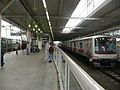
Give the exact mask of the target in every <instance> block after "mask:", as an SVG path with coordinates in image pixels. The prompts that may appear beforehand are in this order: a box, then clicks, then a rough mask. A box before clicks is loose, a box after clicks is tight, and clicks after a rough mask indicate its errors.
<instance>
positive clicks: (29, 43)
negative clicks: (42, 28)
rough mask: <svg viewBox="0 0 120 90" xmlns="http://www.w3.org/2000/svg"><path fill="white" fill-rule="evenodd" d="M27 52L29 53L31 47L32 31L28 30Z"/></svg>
mask: <svg viewBox="0 0 120 90" xmlns="http://www.w3.org/2000/svg"><path fill="white" fill-rule="evenodd" d="M26 36H27V54H28V55H29V53H30V49H31V38H32V37H31V32H30V31H28V30H27V35H26Z"/></svg>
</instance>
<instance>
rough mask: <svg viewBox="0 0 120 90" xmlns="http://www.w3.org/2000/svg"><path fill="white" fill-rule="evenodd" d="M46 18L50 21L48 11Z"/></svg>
mask: <svg viewBox="0 0 120 90" xmlns="http://www.w3.org/2000/svg"><path fill="white" fill-rule="evenodd" d="M46 16H47V19H48V21H50V18H49V14H48V11H46Z"/></svg>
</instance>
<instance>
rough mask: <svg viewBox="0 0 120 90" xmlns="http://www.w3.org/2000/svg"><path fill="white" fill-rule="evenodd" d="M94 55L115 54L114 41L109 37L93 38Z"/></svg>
mask: <svg viewBox="0 0 120 90" xmlns="http://www.w3.org/2000/svg"><path fill="white" fill-rule="evenodd" d="M95 53H97V54H103V53H104V54H115V53H116V39H115V38H110V37H100V38H95Z"/></svg>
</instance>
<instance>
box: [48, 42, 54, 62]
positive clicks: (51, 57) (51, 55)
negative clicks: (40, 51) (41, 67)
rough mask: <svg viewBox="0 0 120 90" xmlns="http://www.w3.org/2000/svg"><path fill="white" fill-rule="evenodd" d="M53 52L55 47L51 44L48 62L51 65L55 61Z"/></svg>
mask: <svg viewBox="0 0 120 90" xmlns="http://www.w3.org/2000/svg"><path fill="white" fill-rule="evenodd" d="M53 52H54V46H53V43H50V44H49V47H48V53H49V55H48V61H49V63H50V62H52V61H53Z"/></svg>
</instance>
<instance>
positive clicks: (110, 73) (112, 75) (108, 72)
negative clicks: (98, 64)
mask: <svg viewBox="0 0 120 90" xmlns="http://www.w3.org/2000/svg"><path fill="white" fill-rule="evenodd" d="M99 70H100V71H101V72H102V73H104V74H105V75H107V76H109V77H110V78H112V79H113V80H115V81H116V82H118V83H119V84H120V75H119V74H117V73H115V72H114V71H112V70H108V69H99Z"/></svg>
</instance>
